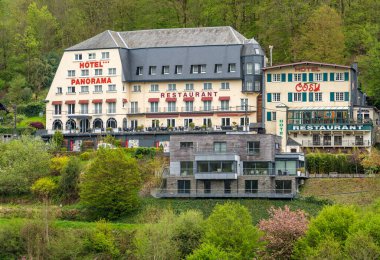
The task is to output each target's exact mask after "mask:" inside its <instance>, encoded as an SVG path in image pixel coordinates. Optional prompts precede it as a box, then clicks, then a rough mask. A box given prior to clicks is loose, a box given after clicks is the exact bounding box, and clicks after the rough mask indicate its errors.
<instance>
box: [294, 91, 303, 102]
mask: <svg viewBox="0 0 380 260" xmlns="http://www.w3.org/2000/svg"><path fill="white" fill-rule="evenodd" d="M293 101H294V102H301V101H302V93H293Z"/></svg>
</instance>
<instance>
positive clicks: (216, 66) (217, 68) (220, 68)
mask: <svg viewBox="0 0 380 260" xmlns="http://www.w3.org/2000/svg"><path fill="white" fill-rule="evenodd" d="M215 73H222V64H215Z"/></svg>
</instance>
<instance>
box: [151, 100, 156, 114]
mask: <svg viewBox="0 0 380 260" xmlns="http://www.w3.org/2000/svg"><path fill="white" fill-rule="evenodd" d="M150 112H152V113H156V112H158V102H150Z"/></svg>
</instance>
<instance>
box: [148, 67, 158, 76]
mask: <svg viewBox="0 0 380 260" xmlns="http://www.w3.org/2000/svg"><path fill="white" fill-rule="evenodd" d="M156 68H157V67H156V66H150V67H149V75H156Z"/></svg>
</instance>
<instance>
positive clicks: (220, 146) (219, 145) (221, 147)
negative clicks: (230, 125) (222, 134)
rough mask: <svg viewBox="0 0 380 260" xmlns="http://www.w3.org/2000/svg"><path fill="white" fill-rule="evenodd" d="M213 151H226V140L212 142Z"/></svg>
mask: <svg viewBox="0 0 380 260" xmlns="http://www.w3.org/2000/svg"><path fill="white" fill-rule="evenodd" d="M214 152H215V153H225V152H227V143H226V142H214Z"/></svg>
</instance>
